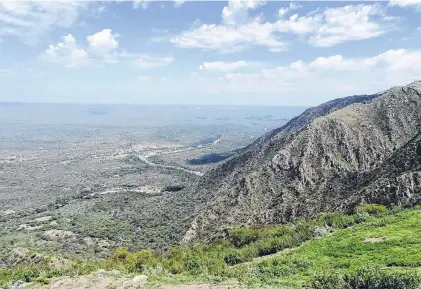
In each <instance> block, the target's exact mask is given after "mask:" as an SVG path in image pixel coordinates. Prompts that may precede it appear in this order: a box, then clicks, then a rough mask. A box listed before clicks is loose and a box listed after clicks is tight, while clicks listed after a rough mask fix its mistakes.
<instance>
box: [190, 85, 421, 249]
mask: <svg viewBox="0 0 421 289" xmlns="http://www.w3.org/2000/svg"><path fill="white" fill-rule="evenodd" d="M420 128H421V82H414V83H412V84H410V85H408V86H405V87H393V88H391V89H389V90H387V91H384V92H382V93H378V94H376V95H374V96H354V97H349V98H345V99H339V100H334V101H331V102H329V103H326V104H323V105H321V106H319V107H316V108H313V109H310V110H308V111H306V112H305V113H304V114H302V115H301V116H299V117H297V118H295V119H293V120H292V121H290V122H289V123H288V124H286V125H285V126H284V127H282V128H280V129H277V130H274V131H272V132H271V133H269V134H268V135H266V136H264V137H262V138H261V139H260V140H258V141H257V142H255V143H253V144H252V145H250V146H248V147H247V148H245V149H244V150H243V151H241V152H240V153H239V155H237V156H235V157H232V158H231V159H229V160H228V161H227V162H226V163H224V164H222V165H221V166H219V167H217V168H216V169H214V170H213V171H211V172H209V173H208V174H207V175H205V176H204V177H203V178H202V180H201V181H200V182H199V184H198V186H197V188H196V193H197V194H199V195H201V196H205V197H204V198H207V204H206V206H205V207H204V208H203V209H202V210H201V212H200V213H199V215H198V216H197V217H196V218H195V220H194V221H193V224H192V226H191V228H190V230H188V232H187V233H186V234H185V237H184V241H190V240H192V239H195V238H200V237H204V236H206V233H207V232H212V231H215V230H216V228H218V230H219V229H224V228H225V227H230V226H233V225H256V224H272V223H282V222H290V221H294V220H295V219H296V218H297V217H310V216H313V215H315V214H317V213H319V212H321V211H333V210H350V209H353V208H354V207H355V206H356V205H358V204H359V203H361V202H365V201H369V202H380V203H384V204H402V203H411V204H412V203H417V202H418V201H419V199H420V189H421V187H420V183H421V182H420V180H421V179H420V175H421V171H420V166H419V152H421V147H420V139H419V133H420V131H421V130H420Z"/></svg>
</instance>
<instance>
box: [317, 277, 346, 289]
mask: <svg viewBox="0 0 421 289" xmlns="http://www.w3.org/2000/svg"><path fill="white" fill-rule="evenodd" d="M311 288H312V289H350V288H351V287H349V285H348V284H346V283H345V281H344V279H343V278H342V276H341V275H339V274H337V273H330V274H322V275H320V276H317V277H315V279H314V281H313V283H312V284H311Z"/></svg>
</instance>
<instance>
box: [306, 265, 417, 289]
mask: <svg viewBox="0 0 421 289" xmlns="http://www.w3.org/2000/svg"><path fill="white" fill-rule="evenodd" d="M420 285H421V278H420V276H419V274H418V273H417V272H416V271H396V270H380V269H379V268H378V267H369V268H362V269H359V270H357V271H355V272H352V273H348V274H345V275H344V276H343V275H340V274H337V273H336V272H332V273H328V274H323V275H321V276H317V277H315V279H314V280H313V282H312V284H311V288H312V289H398V288H399V289H417V288H419V286H420Z"/></svg>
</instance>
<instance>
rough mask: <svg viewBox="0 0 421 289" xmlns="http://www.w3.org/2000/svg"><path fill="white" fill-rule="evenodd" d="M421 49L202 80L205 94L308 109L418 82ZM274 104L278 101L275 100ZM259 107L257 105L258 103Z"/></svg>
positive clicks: (293, 64) (294, 64)
mask: <svg viewBox="0 0 421 289" xmlns="http://www.w3.org/2000/svg"><path fill="white" fill-rule="evenodd" d="M418 63H421V50H406V49H395V50H388V51H386V52H384V53H381V54H378V55H375V56H371V57H366V58H347V57H344V56H341V55H332V56H328V57H317V58H315V59H313V60H312V61H294V62H291V63H289V64H286V65H282V66H277V67H274V68H270V69H261V70H259V71H254V72H252V73H233V72H228V73H226V74H225V75H224V76H223V77H219V78H210V77H207V78H204V77H202V78H198V79H197V81H198V82H199V83H200V85H201V87H200V88H198V89H201V90H202V91H207V92H209V93H233V94H236V93H238V94H252V95H256V94H259V93H264V94H265V95H276V97H278V98H282V99H283V100H282V101H281V103H288V104H289V105H303V104H304V103H302V101H301V100H300V96H303V95H307V96H311V97H313V101H312V98H311V97H310V98H309V97H307V98H306V99H307V101H309V102H311V103H306V105H310V104H317V103H321V102H324V101H327V100H329V99H331V98H333V97H340V96H346V95H352V94H358V93H375V92H377V91H381V90H383V89H385V88H387V87H388V86H389V87H390V86H393V85H404V84H407V83H410V82H412V81H414V80H419V77H420V75H421V67H420V66H419V65H418ZM272 102H276V99H272ZM256 103H258V102H256Z"/></svg>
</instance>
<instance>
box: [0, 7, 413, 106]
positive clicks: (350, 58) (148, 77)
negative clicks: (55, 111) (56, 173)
mask: <svg viewBox="0 0 421 289" xmlns="http://www.w3.org/2000/svg"><path fill="white" fill-rule="evenodd" d="M414 80H421V0H394V1H390V2H388V1H382V2H374V1H370V2H357V1H328V2H323V1H307V2H300V1H296V2H286V1H263V0H255V1H251V0H244V1H239V0H230V1H201V2H199V1H182V0H177V1H167V2H162V1H134V2H128V1H100V2H94V1H70V0H66V1H64V0H63V1H53V2H46V1H20V0H15V1H11V2H8V1H4V0H0V90H1V93H0V101H13V102H50V103H51V102H52V103H100V104H107V103H129V104H135V103H138V104H203V105H204V104H211V105H284V106H312V105H317V104H320V103H323V102H325V101H328V100H331V99H334V98H338V97H344V96H348V95H356V94H371V93H376V92H379V91H383V90H385V89H388V88H389V87H392V86H395V85H406V84H409V83H410V82H412V81H414Z"/></svg>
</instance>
